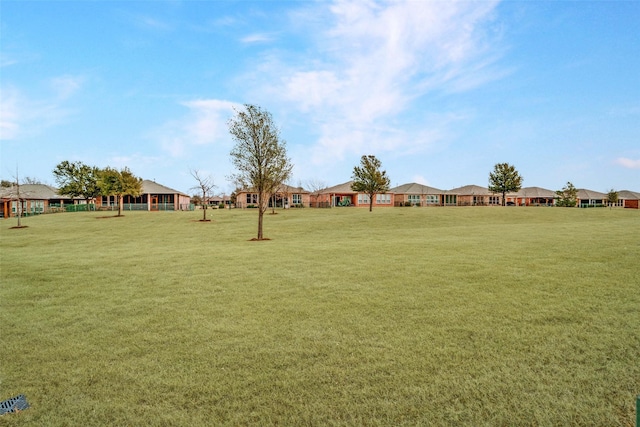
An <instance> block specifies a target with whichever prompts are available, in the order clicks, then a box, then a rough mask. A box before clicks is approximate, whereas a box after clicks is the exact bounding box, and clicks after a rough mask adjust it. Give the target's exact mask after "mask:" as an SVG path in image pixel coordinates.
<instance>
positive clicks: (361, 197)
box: [358, 194, 369, 205]
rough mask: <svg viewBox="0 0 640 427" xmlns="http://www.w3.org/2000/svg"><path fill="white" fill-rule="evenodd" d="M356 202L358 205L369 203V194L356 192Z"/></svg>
mask: <svg viewBox="0 0 640 427" xmlns="http://www.w3.org/2000/svg"><path fill="white" fill-rule="evenodd" d="M358 204H359V205H368V204H369V195H368V194H358Z"/></svg>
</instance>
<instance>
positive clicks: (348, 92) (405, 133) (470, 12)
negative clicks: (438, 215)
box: [246, 1, 509, 161]
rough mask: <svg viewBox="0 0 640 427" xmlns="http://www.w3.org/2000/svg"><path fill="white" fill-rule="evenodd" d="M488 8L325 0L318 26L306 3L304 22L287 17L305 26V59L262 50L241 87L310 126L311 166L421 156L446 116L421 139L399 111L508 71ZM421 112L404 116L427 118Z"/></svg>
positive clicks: (301, 14)
mask: <svg viewBox="0 0 640 427" xmlns="http://www.w3.org/2000/svg"><path fill="white" fill-rule="evenodd" d="M496 5H497V2H496V1H483V2H427V1H424V2H422V1H409V2H395V1H369V2H361V1H334V2H333V3H331V4H330V5H329V6H328V7H327V9H325V10H324V11H323V12H322V13H324V14H325V18H327V19H325V20H323V21H320V20H318V19H317V14H318V5H317V4H315V5H313V10H310V11H309V14H308V15H306V16H305V14H304V11H297V12H296V13H295V19H297V20H299V21H300V20H302V22H304V20H305V19H307V20H308V22H309V23H310V25H313V26H314V34H317V35H314V36H313V37H314V40H315V44H316V46H314V49H311V51H313V52H314V56H305V55H304V54H301V55H296V54H294V53H293V52H284V53H282V52H269V53H268V54H267V55H265V56H264V57H263V58H262V62H261V64H259V66H258V67H257V71H256V72H255V73H254V74H252V75H249V76H246V77H247V81H252V82H253V84H252V85H251V87H250V90H251V91H252V94H254V96H255V94H256V93H258V94H259V93H262V94H263V97H264V98H265V99H268V100H269V101H270V102H271V103H273V102H281V103H283V104H285V105H286V107H287V109H289V110H291V109H293V110H297V111H300V112H301V113H302V114H304V115H307V116H308V117H307V120H312V121H314V122H315V123H316V124H317V125H318V127H319V129H320V135H319V136H318V139H317V142H316V150H315V151H316V153H315V155H314V156H315V158H317V159H318V161H328V160H329V159H330V158H336V157H338V158H340V157H342V156H344V155H346V154H350V155H360V154H362V153H363V152H365V151H366V152H368V153H372V152H375V151H378V152H379V151H387V152H388V151H393V152H398V151H403V152H415V151H419V150H420V149H428V148H429V147H431V146H432V145H433V144H434V141H436V140H437V139H438V137H441V136H442V135H444V134H445V133H446V132H447V128H446V126H447V125H448V124H450V123H451V118H450V120H449V121H447V123H446V124H441V123H440V124H439V123H430V124H435V125H436V126H437V128H436V129H437V130H435V131H433V132H431V133H427V132H424V130H423V128H421V127H418V126H416V125H412V126H409V125H408V123H407V122H403V121H401V120H400V119H399V118H400V117H401V114H405V113H407V112H408V111H410V110H412V109H415V108H416V104H417V103H418V102H421V101H424V97H425V96H426V95H429V94H434V93H437V92H464V91H468V90H471V89H474V88H476V87H478V86H480V85H482V84H485V83H486V82H488V81H491V80H492V79H496V78H501V77H502V76H504V75H506V74H508V73H509V71H508V70H500V69H498V67H497V66H496V63H497V61H498V60H499V59H500V57H501V56H500V55H501V53H500V49H499V48H497V47H496V46H495V45H494V41H495V40H496V39H499V34H496V33H495V32H492V31H493V30H491V29H490V28H491V25H490V24H491V22H492V18H493V15H494V9H495V7H496ZM322 22H325V23H328V24H324V26H322V25H323V24H322ZM296 25H298V26H302V27H303V26H304V25H303V24H300V22H298V23H297V24H296ZM267 81H268V82H269V83H267ZM274 82H275V83H274ZM265 88H268V89H265ZM292 107H293V108H292ZM422 108H423V111H420V112H416V113H413V114H414V115H424V116H428V115H430V114H433V113H431V112H430V111H428V107H427V108H426V109H425V107H422ZM445 113H446V112H445ZM454 116H455V115H452V116H451V117H454ZM327 153H330V155H328V154H327Z"/></svg>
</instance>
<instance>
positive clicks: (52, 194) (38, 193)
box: [0, 184, 80, 200]
mask: <svg viewBox="0 0 640 427" xmlns="http://www.w3.org/2000/svg"><path fill="white" fill-rule="evenodd" d="M17 195H18V187H17V186H13V187H6V188H2V189H1V190H0V196H1V197H4V198H15V197H17ZM20 198H21V199H29V200H52V199H57V200H61V199H65V200H71V197H69V196H63V195H60V194H58V189H57V188H54V187H51V186H50V185H45V184H22V185H20ZM78 199H80V198H78Z"/></svg>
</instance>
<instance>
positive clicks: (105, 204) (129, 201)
mask: <svg viewBox="0 0 640 427" xmlns="http://www.w3.org/2000/svg"><path fill="white" fill-rule="evenodd" d="M96 205H97V207H98V209H117V207H118V197H117V196H101V197H98V199H97V200H96ZM190 209H191V197H190V196H189V195H187V194H184V193H181V192H179V191H177V190H174V189H172V188H169V187H165V186H164V185H161V184H158V183H157V182H155V181H150V180H148V179H145V180H143V181H142V193H141V194H140V196H138V197H133V196H124V197H123V201H122V210H125V211H136V210H137V211H178V210H181V211H185V210H190Z"/></svg>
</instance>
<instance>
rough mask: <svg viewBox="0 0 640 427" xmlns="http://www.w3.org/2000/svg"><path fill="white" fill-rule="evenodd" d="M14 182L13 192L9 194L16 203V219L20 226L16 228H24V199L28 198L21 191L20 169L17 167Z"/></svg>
mask: <svg viewBox="0 0 640 427" xmlns="http://www.w3.org/2000/svg"><path fill="white" fill-rule="evenodd" d="M13 178H14V181H13V182H12V183H11V184H13V185H12V187H10V188H11V190H10V191H9V193H8V194H7V195H8V196H9V199H10V200H11V201H13V200H15V201H16V218H17V219H18V225H17V226H16V228H23V227H26V226H23V225H22V198H23V197H25V196H27V194H25V193H24V192H21V191H20V176H19V174H18V168H17V167H16V175H15V176H14V177H13Z"/></svg>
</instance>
